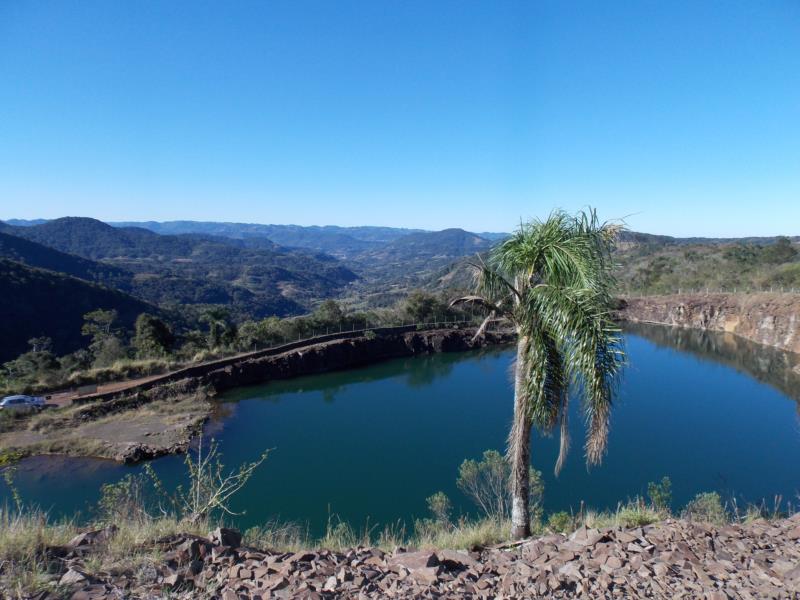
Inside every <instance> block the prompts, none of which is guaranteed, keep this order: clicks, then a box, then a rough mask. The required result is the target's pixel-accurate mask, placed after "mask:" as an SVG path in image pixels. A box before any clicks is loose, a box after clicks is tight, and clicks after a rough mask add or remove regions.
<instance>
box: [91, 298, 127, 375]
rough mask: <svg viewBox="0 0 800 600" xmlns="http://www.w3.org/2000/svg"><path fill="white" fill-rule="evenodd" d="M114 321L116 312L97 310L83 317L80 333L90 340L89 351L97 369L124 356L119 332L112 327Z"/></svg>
mask: <svg viewBox="0 0 800 600" xmlns="http://www.w3.org/2000/svg"><path fill="white" fill-rule="evenodd" d="M116 320H117V311H116V310H102V309H98V310H93V311H92V312H88V313H86V314H85V315H83V321H84V323H83V327H82V328H81V333H82V334H83V335H85V336H89V337H91V338H92V341H91V342H90V343H89V350H90V351H91V353H92V356H93V357H94V364H95V365H96V366H98V367H105V366H108V365H110V364H112V363H113V362H114V361H115V360H119V359H121V358H124V357H125V355H126V352H125V345H124V344H123V342H122V339H121V338H120V335H121V332H120V331H119V330H118V329H116V328H115V327H114V323H115V322H116Z"/></svg>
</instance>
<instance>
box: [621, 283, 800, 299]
mask: <svg viewBox="0 0 800 600" xmlns="http://www.w3.org/2000/svg"><path fill="white" fill-rule="evenodd" d="M676 294H701V295H704V296H710V295H712V294H800V287H783V286H770V287H768V288H767V287H765V288H753V287H738V286H732V287H729V288H725V287H722V288H712V287H705V288H702V287H701V288H677V289H672V290H625V291H624V292H622V293H621V294H619V297H620V298H624V299H627V298H648V297H650V296H672V295H676Z"/></svg>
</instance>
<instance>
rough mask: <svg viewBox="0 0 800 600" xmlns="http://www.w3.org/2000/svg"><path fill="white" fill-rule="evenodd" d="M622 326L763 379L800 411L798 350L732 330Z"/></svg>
mask: <svg viewBox="0 0 800 600" xmlns="http://www.w3.org/2000/svg"><path fill="white" fill-rule="evenodd" d="M624 329H625V331H626V332H628V333H633V334H635V335H638V336H641V337H643V338H645V339H647V340H649V341H651V342H653V343H654V344H656V345H657V346H661V347H664V348H672V349H674V350H679V351H681V352H688V353H690V354H692V355H694V356H695V357H697V358H699V359H701V360H705V361H710V362H714V363H719V364H723V365H726V366H729V367H732V368H734V369H736V370H737V371H739V372H740V373H744V374H746V375H749V376H750V377H753V378H754V379H756V380H757V381H760V382H762V383H766V384H768V385H770V386H772V387H774V388H775V389H777V390H778V391H780V392H781V393H782V394H784V395H785V396H788V397H789V398H791V399H792V400H794V401H795V402H796V403H797V411H798V414H799V415H800V355H798V354H794V353H791V352H784V351H783V350H779V349H777V348H772V347H770V346H764V345H761V344H756V343H755V342H751V341H749V340H746V339H744V338H742V337H739V336H737V335H734V334H732V333H723V332H717V331H705V330H701V329H686V328H682V327H670V326H668V325H652V324H645V323H625V324H624Z"/></svg>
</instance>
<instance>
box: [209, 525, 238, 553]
mask: <svg viewBox="0 0 800 600" xmlns="http://www.w3.org/2000/svg"><path fill="white" fill-rule="evenodd" d="M208 537H209V539H210V540H211V543H212V544H217V545H219V546H228V547H231V548H238V547H239V546H241V544H242V534H241V533H239V532H238V531H236V530H235V529H228V528H226V527H218V528H217V529H215V530H214V531H212V532H211V533H210V534H209V535H208Z"/></svg>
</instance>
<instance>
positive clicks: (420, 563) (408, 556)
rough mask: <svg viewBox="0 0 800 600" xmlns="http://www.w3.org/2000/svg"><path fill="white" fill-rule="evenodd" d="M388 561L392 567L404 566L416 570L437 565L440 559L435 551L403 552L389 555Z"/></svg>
mask: <svg viewBox="0 0 800 600" xmlns="http://www.w3.org/2000/svg"><path fill="white" fill-rule="evenodd" d="M387 563H388V565H389V567H390V568H392V569H397V568H398V567H403V568H404V569H408V570H409V571H415V570H416V569H425V568H428V567H436V566H438V565H439V559H438V558H437V557H436V555H435V554H434V553H433V552H425V551H419V552H403V553H401V554H397V555H395V556H391V557H389V558H388V559H387Z"/></svg>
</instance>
